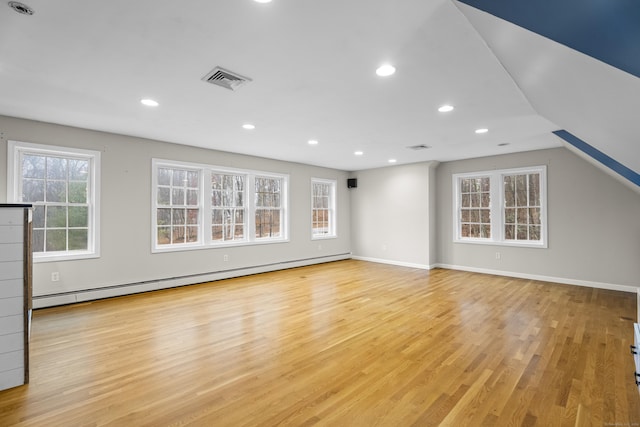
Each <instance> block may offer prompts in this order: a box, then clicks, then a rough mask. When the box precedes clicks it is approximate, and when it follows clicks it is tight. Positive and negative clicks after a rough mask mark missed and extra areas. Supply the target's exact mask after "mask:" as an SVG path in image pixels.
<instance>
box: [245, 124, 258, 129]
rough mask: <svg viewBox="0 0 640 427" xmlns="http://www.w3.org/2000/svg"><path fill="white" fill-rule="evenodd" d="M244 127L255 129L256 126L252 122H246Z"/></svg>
mask: <svg viewBox="0 0 640 427" xmlns="http://www.w3.org/2000/svg"><path fill="white" fill-rule="evenodd" d="M242 128H243V129H247V130H252V129H255V128H256V126H255V125H252V124H251V123H245V124H243V125H242Z"/></svg>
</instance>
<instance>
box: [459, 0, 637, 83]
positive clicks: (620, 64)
mask: <svg viewBox="0 0 640 427" xmlns="http://www.w3.org/2000/svg"><path fill="white" fill-rule="evenodd" d="M459 1H460V2H462V3H465V4H468V5H469V6H472V7H475V8H476V9H480V10H482V11H485V12H487V13H490V14H491V15H494V16H497V17H498V18H501V19H504V20H505V21H509V22H511V23H513V24H515V25H518V26H520V27H523V28H526V29H527V30H530V31H533V32H534V33H537V34H540V35H541V36H544V37H546V38H548V39H551V40H553V41H556V42H558V43H560V44H563V45H565V46H567V47H570V48H571V49H574V50H577V51H578V52H582V53H584V54H586V55H589V56H591V57H593V58H595V59H598V60H599V61H602V62H605V63H607V64H609V65H611V66H613V67H616V68H619V69H620V70H623V71H626V72H627V73H629V74H632V75H634V76H636V77H640V0H459Z"/></svg>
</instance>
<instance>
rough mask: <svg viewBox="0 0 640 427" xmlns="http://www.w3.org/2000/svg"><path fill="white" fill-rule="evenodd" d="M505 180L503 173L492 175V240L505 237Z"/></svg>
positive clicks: (498, 240) (499, 239) (499, 240)
mask: <svg viewBox="0 0 640 427" xmlns="http://www.w3.org/2000/svg"><path fill="white" fill-rule="evenodd" d="M503 185H504V180H503V179H502V175H501V174H494V175H492V176H491V204H490V206H491V235H492V240H494V241H497V242H501V241H502V240H503V239H504V226H503V224H504V191H503V188H502V186H503Z"/></svg>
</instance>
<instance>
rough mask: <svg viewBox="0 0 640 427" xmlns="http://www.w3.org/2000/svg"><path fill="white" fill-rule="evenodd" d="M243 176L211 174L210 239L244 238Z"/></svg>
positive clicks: (221, 240) (218, 240)
mask: <svg viewBox="0 0 640 427" xmlns="http://www.w3.org/2000/svg"><path fill="white" fill-rule="evenodd" d="M245 198H246V197H245V176H244V175H231V174H222V173H213V174H211V240H212V241H216V242H227V241H232V240H240V241H242V240H244V238H245V228H246V227H245V221H244V218H245V203H244V201H245Z"/></svg>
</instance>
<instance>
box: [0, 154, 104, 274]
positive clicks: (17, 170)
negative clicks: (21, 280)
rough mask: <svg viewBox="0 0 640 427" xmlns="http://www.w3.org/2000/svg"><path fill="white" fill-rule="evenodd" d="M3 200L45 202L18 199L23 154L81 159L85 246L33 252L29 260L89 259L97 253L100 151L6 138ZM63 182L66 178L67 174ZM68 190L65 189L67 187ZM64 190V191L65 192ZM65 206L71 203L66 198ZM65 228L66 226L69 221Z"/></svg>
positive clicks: (67, 180) (97, 255) (20, 192)
mask: <svg viewBox="0 0 640 427" xmlns="http://www.w3.org/2000/svg"><path fill="white" fill-rule="evenodd" d="M7 151H8V153H7V200H12V201H13V202H15V203H30V204H32V205H33V206H37V205H44V206H47V205H46V204H45V203H46V202H42V203H38V202H30V201H23V200H22V196H21V194H22V182H23V181H22V173H21V172H22V165H21V160H22V157H23V156H24V155H35V156H44V157H61V158H65V159H67V160H68V159H70V158H74V159H83V160H87V161H88V162H89V174H88V175H89V176H88V178H87V181H88V183H87V192H88V194H87V208H88V224H87V229H88V233H87V250H65V251H51V252H34V253H33V262H34V263H41V262H54V261H71V260H80V259H90V258H99V257H100V176H101V173H100V155H101V153H100V152H99V151H95V150H86V149H81V148H72V147H62V146H56V145H46V144H36V143H31V142H23V141H8V144H7ZM66 182H67V183H68V182H69V178H68V177H67V179H66ZM67 191H68V190H67ZM67 194H68V193H67ZM64 205H65V206H67V207H69V206H73V205H72V202H69V201H68V200H67V201H66V202H65V203H64ZM65 229H67V230H69V225H68V223H67V226H66V227H65Z"/></svg>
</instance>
